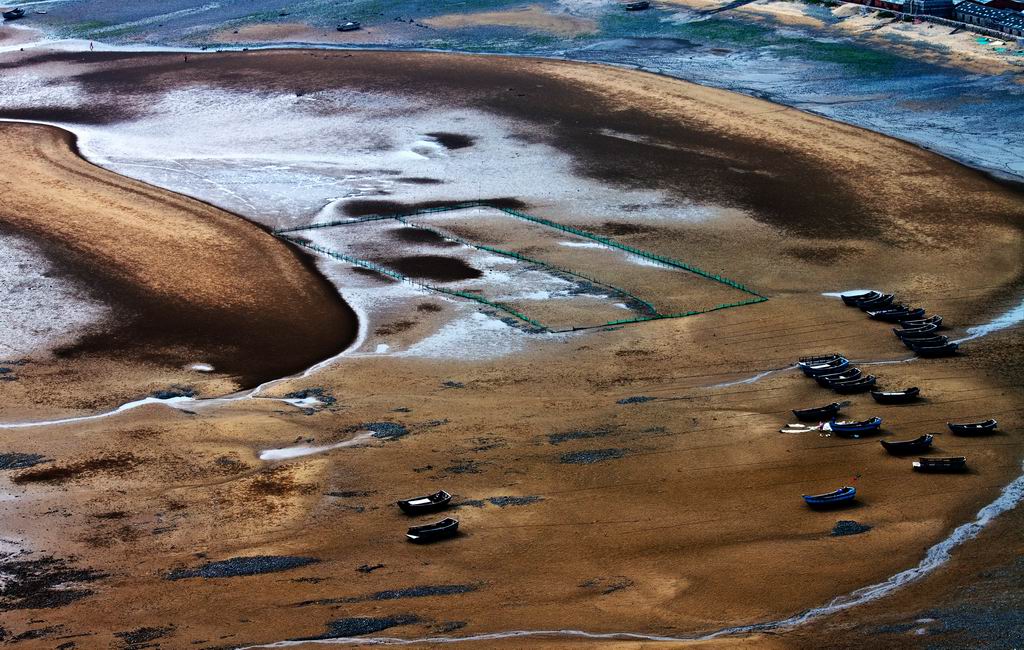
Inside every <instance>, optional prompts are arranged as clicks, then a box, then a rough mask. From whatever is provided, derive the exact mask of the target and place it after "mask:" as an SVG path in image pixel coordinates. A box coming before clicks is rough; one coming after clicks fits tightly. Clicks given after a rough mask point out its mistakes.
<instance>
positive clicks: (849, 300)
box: [839, 291, 882, 307]
mask: <svg viewBox="0 0 1024 650" xmlns="http://www.w3.org/2000/svg"><path fill="white" fill-rule="evenodd" d="M839 297H840V298H842V299H843V304H844V305H846V306H847V307H856V306H857V303H859V302H863V301H865V300H874V299H875V298H881V297H882V294H881V293H880V292H878V291H864V292H862V293H844V294H840V296H839Z"/></svg>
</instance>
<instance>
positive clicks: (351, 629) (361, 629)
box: [294, 614, 420, 641]
mask: <svg viewBox="0 0 1024 650" xmlns="http://www.w3.org/2000/svg"><path fill="white" fill-rule="evenodd" d="M419 622H420V618H419V617H418V616H416V615H414V614H397V615H395V616H382V617H368V616H357V617H353V618H342V619H338V620H336V621H330V622H328V623H327V632H325V633H324V634H321V635H320V636H312V637H305V638H301V639H294V640H295V641H320V640H324V639H339V638H345V637H350V636H361V635H363V634H373V633H374V632H380V631H382V630H386V629H388V628H392V627H398V626H399V625H412V624H413V623H419Z"/></svg>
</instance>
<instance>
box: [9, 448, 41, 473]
mask: <svg viewBox="0 0 1024 650" xmlns="http://www.w3.org/2000/svg"><path fill="white" fill-rule="evenodd" d="M47 462H49V459H48V458H46V457H44V456H43V455H41V454H19V453H17V452H10V453H6V454H0V470H5V469H25V468H26V467H32V466H34V465H38V464H40V463H47Z"/></svg>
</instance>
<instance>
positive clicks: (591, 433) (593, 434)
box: [548, 428, 613, 445]
mask: <svg viewBox="0 0 1024 650" xmlns="http://www.w3.org/2000/svg"><path fill="white" fill-rule="evenodd" d="M612 433H613V430H612V429H610V428H608V429H605V428H602V429H582V430H577V431H564V432H562V433H549V434H548V442H550V443H551V444H553V445H560V444H562V443H563V442H569V441H570V440H587V439H589V438H602V437H604V436H609V435H611V434H612Z"/></svg>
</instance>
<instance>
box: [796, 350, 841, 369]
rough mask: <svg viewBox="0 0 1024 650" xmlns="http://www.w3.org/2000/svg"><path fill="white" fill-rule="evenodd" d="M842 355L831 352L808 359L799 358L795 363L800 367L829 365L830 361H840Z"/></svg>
mask: <svg viewBox="0 0 1024 650" xmlns="http://www.w3.org/2000/svg"><path fill="white" fill-rule="evenodd" d="M842 358H843V355H841V354H839V353H838V352H831V353H829V354H815V355H811V356H809V357H800V358H799V359H797V362H798V363H800V364H801V365H811V366H814V365H821V364H823V363H829V362H830V361H838V360H839V359H842Z"/></svg>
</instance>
